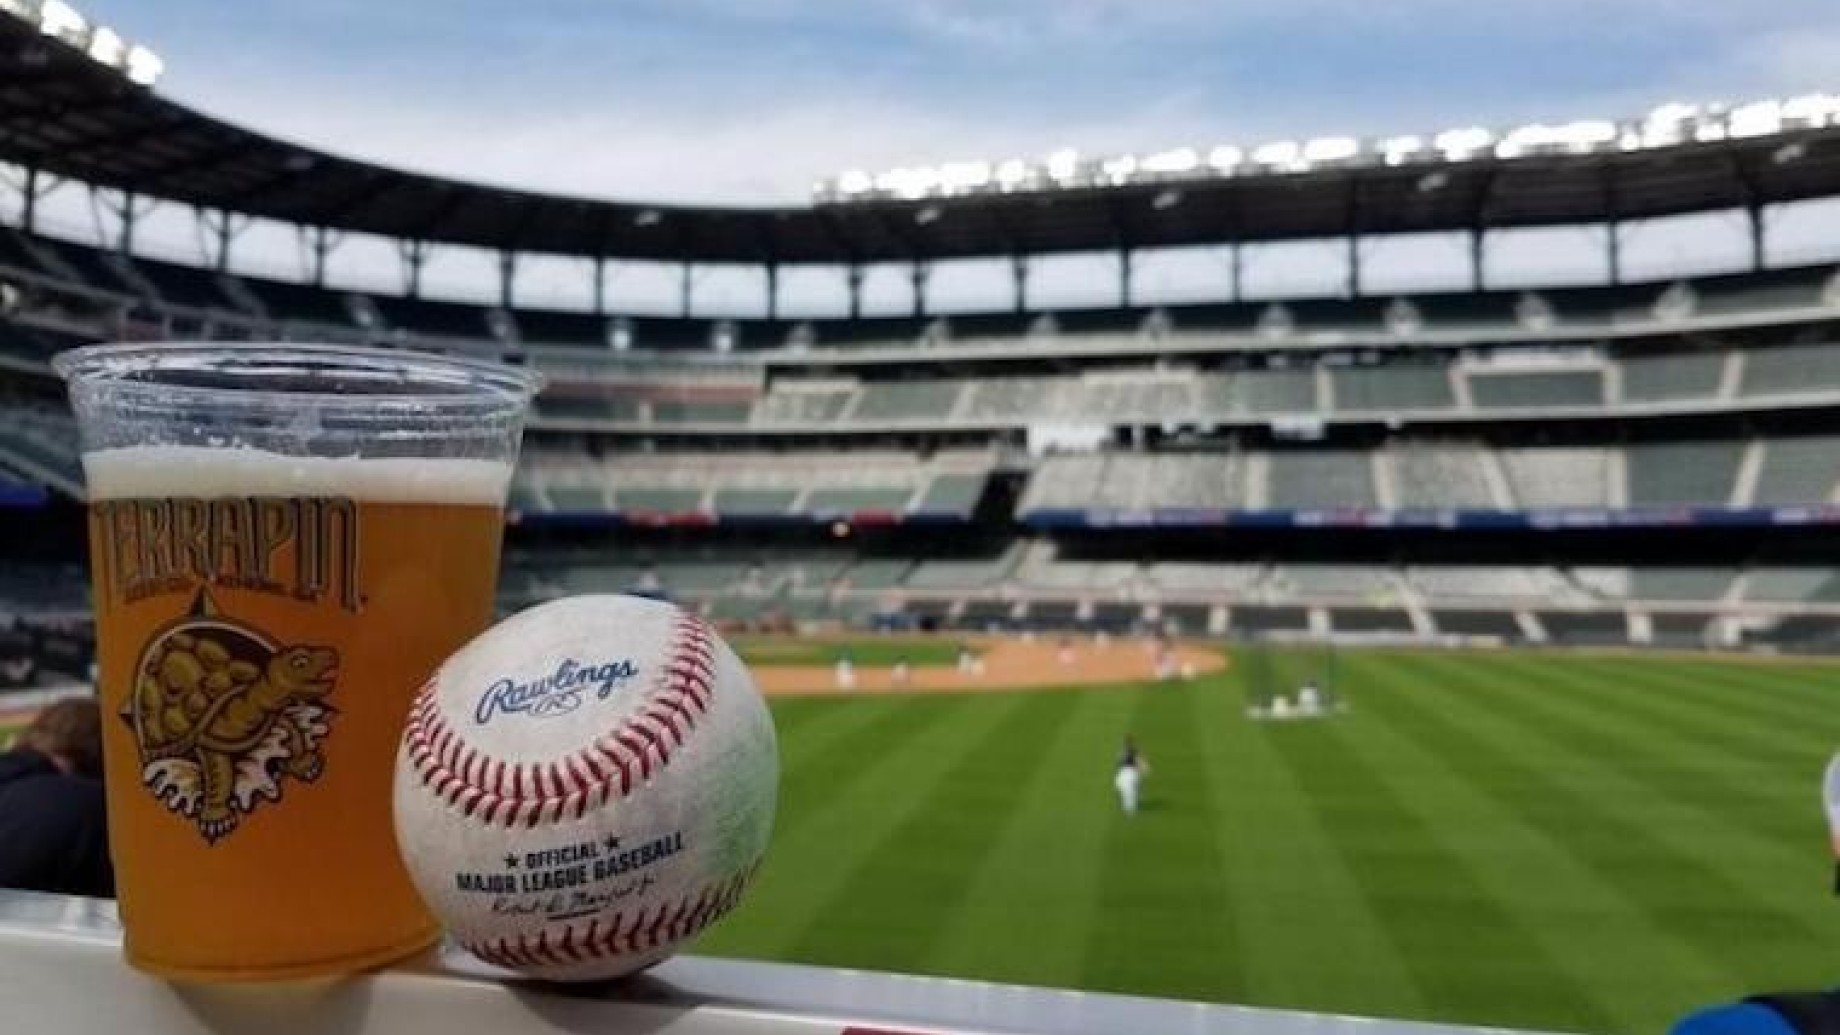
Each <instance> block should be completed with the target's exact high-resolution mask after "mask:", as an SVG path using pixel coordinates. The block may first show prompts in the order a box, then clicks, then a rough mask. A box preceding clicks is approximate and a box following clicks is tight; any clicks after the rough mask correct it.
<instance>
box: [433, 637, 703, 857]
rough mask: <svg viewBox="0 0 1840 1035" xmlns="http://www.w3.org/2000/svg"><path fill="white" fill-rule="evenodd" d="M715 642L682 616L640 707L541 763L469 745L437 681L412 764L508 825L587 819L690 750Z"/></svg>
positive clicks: (452, 798) (458, 804)
mask: <svg viewBox="0 0 1840 1035" xmlns="http://www.w3.org/2000/svg"><path fill="white" fill-rule="evenodd" d="M714 643H715V640H714V635H713V634H712V633H711V632H710V631H709V627H708V626H707V625H704V624H703V622H702V620H701V619H699V618H696V617H694V616H692V615H688V614H683V613H680V614H679V615H678V617H677V620H676V622H675V623H674V624H673V626H672V629H671V639H670V644H669V646H668V647H667V648H666V650H665V658H666V661H665V664H664V667H663V668H662V669H661V670H660V671H659V673H658V676H657V678H656V679H655V680H654V682H653V683H652V687H651V691H650V693H649V694H648V695H647V697H646V699H645V700H644V701H643V703H641V704H640V706H639V708H638V710H637V711H635V712H634V713H633V714H632V715H630V716H628V717H627V719H626V721H625V722H624V723H623V724H622V725H620V726H618V727H616V728H614V729H612V730H609V731H608V732H606V733H604V734H602V735H601V736H599V737H597V738H595V740H594V741H592V742H591V743H589V744H588V746H586V747H584V748H582V749H581V750H579V751H576V752H574V753H573V754H569V755H565V756H563V757H562V758H559V759H556V760H555V761H553V762H548V763H544V764H541V765H523V764H513V765H506V764H505V762H504V760H503V759H499V758H492V757H489V756H488V755H486V754H485V753H484V752H482V751H480V750H478V749H477V748H475V747H474V746H473V745H472V744H469V743H467V742H466V740H464V739H463V738H462V737H461V735H460V734H459V733H457V732H456V731H455V730H454V728H453V726H451V725H449V723H448V721H447V719H446V718H445V717H444V716H442V714H441V710H440V708H439V707H438V705H437V703H436V701H435V683H434V681H433V680H429V681H428V683H427V685H425V686H423V687H422V689H421V690H420V691H418V692H417V693H416V695H415V702H414V703H413V704H412V705H411V706H410V708H409V723H408V730H407V732H406V733H405V734H404V743H405V746H406V748H407V750H408V752H409V762H410V764H411V765H412V766H413V767H414V768H415V773H416V775H417V776H418V777H420V778H421V781H422V786H424V787H426V788H428V789H429V790H431V791H433V792H434V794H435V796H436V797H438V798H440V799H441V800H443V801H445V802H446V803H447V804H448V805H449V806H450V807H452V808H456V809H459V810H460V812H461V813H462V814H463V815H465V816H466V817H468V818H469V819H476V820H479V821H480V822H483V823H487V824H489V825H493V826H500V827H519V826H522V827H534V826H536V825H537V824H538V823H541V822H555V821H556V820H558V819H562V818H569V819H579V818H581V816H582V815H583V814H585V813H587V812H588V811H590V810H592V809H595V808H598V807H599V806H600V805H601V804H602V803H604V802H606V801H607V800H609V799H610V798H624V797H626V796H627V795H629V794H631V793H632V791H633V788H634V786H636V785H638V784H642V783H644V782H645V781H647V780H650V779H651V778H652V774H653V773H656V772H657V771H659V770H660V769H663V768H664V767H665V766H666V765H668V764H669V763H670V761H671V756H672V755H673V754H675V753H676V751H677V749H678V748H681V747H683V745H684V742H685V741H686V740H687V739H688V738H689V734H690V731H691V730H693V729H695V728H696V724H697V722H698V721H699V720H700V719H702V717H703V716H704V715H705V714H707V713H708V711H709V702H710V699H711V697H712V695H713V694H714V690H715V656H714Z"/></svg>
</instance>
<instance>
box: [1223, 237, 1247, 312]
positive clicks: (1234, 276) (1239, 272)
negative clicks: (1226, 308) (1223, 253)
mask: <svg viewBox="0 0 1840 1035" xmlns="http://www.w3.org/2000/svg"><path fill="white" fill-rule="evenodd" d="M1245 252H1246V249H1245V247H1244V246H1243V245H1241V244H1240V243H1239V242H1238V241H1234V242H1233V243H1232V245H1230V246H1229V247H1228V248H1227V263H1228V265H1227V277H1228V287H1229V288H1230V290H1231V291H1232V294H1231V296H1229V297H1231V299H1232V300H1233V301H1234V302H1236V303H1237V302H1243V301H1245V300H1246V255H1245Z"/></svg>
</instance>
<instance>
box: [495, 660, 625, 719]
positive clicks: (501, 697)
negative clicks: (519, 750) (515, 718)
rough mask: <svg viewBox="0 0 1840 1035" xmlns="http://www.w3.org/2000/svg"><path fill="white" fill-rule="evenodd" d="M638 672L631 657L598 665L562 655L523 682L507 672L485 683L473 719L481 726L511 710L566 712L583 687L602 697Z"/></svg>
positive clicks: (535, 714)
mask: <svg viewBox="0 0 1840 1035" xmlns="http://www.w3.org/2000/svg"><path fill="white" fill-rule="evenodd" d="M638 674H639V666H638V664H637V663H635V662H634V661H633V660H632V659H631V658H621V659H619V660H618V661H612V660H609V661H603V662H601V663H600V664H598V665H597V664H593V663H588V662H583V661H581V660H579V659H577V658H564V659H562V661H561V662H560V663H558V664H557V665H556V670H555V671H554V672H551V673H550V674H548V675H545V676H539V677H538V678H536V679H533V680H531V681H529V682H527V683H520V682H518V681H516V680H514V679H512V678H510V677H509V676H507V677H504V678H502V679H499V680H497V681H496V682H494V683H492V685H490V686H488V687H486V690H485V693H483V694H481V695H479V705H478V706H477V707H476V708H474V709H473V721H474V722H476V723H478V724H479V725H481V726H484V725H485V724H486V723H488V722H491V721H492V719H493V718H494V717H495V716H498V715H505V714H511V713H521V714H525V715H530V716H532V717H535V718H539V719H545V718H550V717H552V716H557V715H567V714H568V713H570V712H572V711H574V710H575V709H577V708H579V707H581V696H582V693H583V692H584V691H585V690H588V689H590V688H592V689H593V690H594V692H595V697H596V698H597V699H599V700H603V701H604V700H606V699H607V698H608V696H609V695H611V694H612V693H613V692H614V691H615V690H617V689H619V688H620V687H621V686H622V685H624V684H626V683H628V682H630V681H631V680H632V679H633V678H634V677H635V676H637V675H638Z"/></svg>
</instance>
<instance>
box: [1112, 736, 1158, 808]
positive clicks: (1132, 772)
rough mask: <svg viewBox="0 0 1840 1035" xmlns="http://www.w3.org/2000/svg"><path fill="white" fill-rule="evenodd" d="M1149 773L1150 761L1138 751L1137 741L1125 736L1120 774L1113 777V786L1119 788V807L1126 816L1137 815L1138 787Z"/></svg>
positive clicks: (1119, 761)
mask: <svg viewBox="0 0 1840 1035" xmlns="http://www.w3.org/2000/svg"><path fill="white" fill-rule="evenodd" d="M1149 771H1150V760H1149V759H1148V758H1145V757H1144V754H1143V752H1141V751H1139V750H1137V741H1135V740H1133V739H1132V738H1131V735H1130V734H1128V733H1127V734H1125V738H1124V750H1123V751H1122V752H1120V753H1119V755H1118V772H1117V773H1115V774H1114V775H1113V776H1112V786H1114V787H1116V788H1118V806H1119V808H1122V809H1124V814H1125V815H1127V816H1135V815H1137V789H1138V785H1139V784H1141V783H1142V782H1143V779H1144V774H1145V773H1148V772H1149Z"/></svg>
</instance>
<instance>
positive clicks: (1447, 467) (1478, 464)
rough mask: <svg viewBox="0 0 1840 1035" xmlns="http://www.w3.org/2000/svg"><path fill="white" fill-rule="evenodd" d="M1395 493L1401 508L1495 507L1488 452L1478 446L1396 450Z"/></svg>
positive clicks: (1392, 452)
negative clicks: (1489, 475)
mask: <svg viewBox="0 0 1840 1035" xmlns="http://www.w3.org/2000/svg"><path fill="white" fill-rule="evenodd" d="M1387 459H1389V460H1390V461H1391V463H1392V470H1393V491H1394V495H1395V498H1396V500H1397V503H1398V505H1399V506H1400V507H1402V508H1411V507H1437V508H1443V507H1474V508H1493V507H1495V506H1496V505H1497V504H1496V501H1495V493H1494V491H1493V489H1492V488H1491V487H1490V483H1489V477H1488V472H1487V470H1486V469H1485V467H1484V464H1486V463H1487V462H1488V455H1487V452H1486V451H1485V450H1484V449H1483V448H1482V447H1481V446H1477V445H1473V444H1472V445H1432V444H1425V443H1409V444H1399V445H1395V446H1393V447H1392V448H1391V449H1389V450H1388V454H1387Z"/></svg>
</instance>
